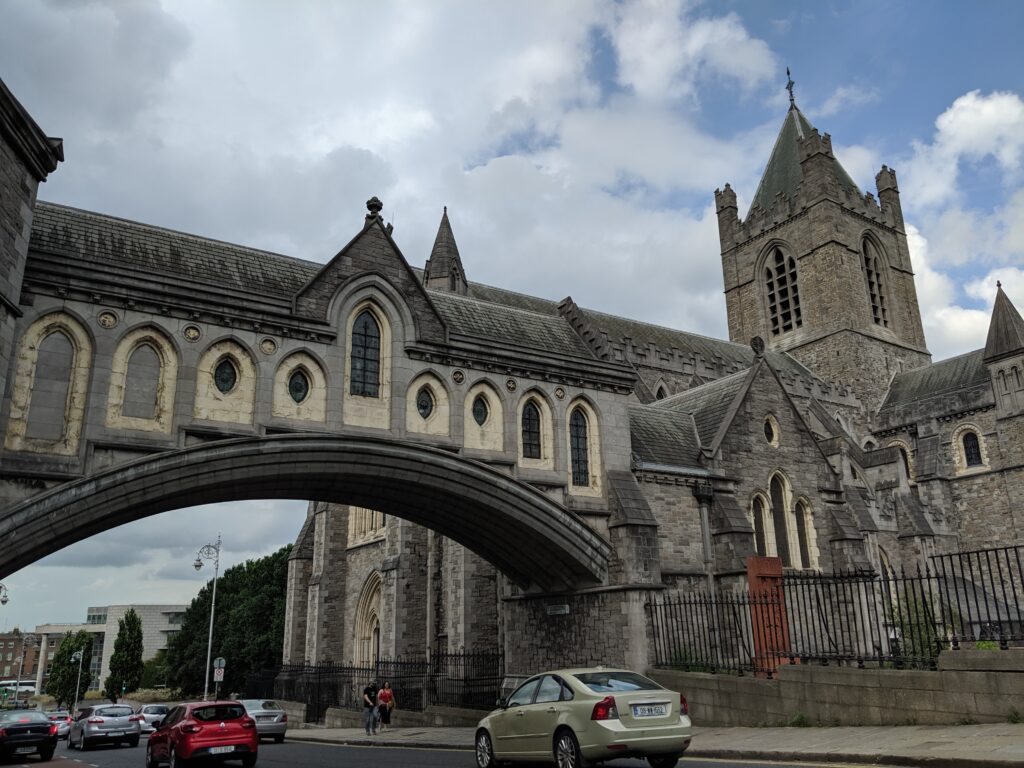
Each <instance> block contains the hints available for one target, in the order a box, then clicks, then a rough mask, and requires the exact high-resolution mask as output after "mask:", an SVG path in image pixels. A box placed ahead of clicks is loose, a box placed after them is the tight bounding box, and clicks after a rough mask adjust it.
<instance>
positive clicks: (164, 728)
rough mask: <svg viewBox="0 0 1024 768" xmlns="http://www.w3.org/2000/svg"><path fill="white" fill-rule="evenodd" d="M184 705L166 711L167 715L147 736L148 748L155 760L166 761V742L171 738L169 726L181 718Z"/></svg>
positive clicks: (167, 751)
mask: <svg viewBox="0 0 1024 768" xmlns="http://www.w3.org/2000/svg"><path fill="white" fill-rule="evenodd" d="M183 710H184V707H174V708H173V709H172V710H171V711H170V712H168V713H167V717H165V718H164V721H163V722H162V723H160V727H159V728H157V729H156V731H154V732H153V733H152V734H150V737H149V749H150V754H151V755H153V758H154V759H155V760H159V761H162V762H163V761H166V760H167V756H168V754H169V750H168V746H167V745H168V743H169V742H170V738H171V728H172V727H173V726H174V724H175V723H176V722H178V720H180V719H181V713H182V711H183Z"/></svg>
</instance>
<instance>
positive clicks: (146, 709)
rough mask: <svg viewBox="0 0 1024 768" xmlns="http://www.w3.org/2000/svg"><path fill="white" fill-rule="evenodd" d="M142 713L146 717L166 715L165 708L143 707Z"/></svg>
mask: <svg viewBox="0 0 1024 768" xmlns="http://www.w3.org/2000/svg"><path fill="white" fill-rule="evenodd" d="M142 711H143V712H144V713H146V714H147V715H166V714H167V707H163V706H160V707H143V708H142Z"/></svg>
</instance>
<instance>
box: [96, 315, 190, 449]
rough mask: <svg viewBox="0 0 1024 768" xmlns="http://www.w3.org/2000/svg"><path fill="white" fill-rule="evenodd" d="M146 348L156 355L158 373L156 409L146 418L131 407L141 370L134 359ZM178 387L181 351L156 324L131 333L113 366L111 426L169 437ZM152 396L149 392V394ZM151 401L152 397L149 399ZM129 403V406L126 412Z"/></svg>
mask: <svg viewBox="0 0 1024 768" xmlns="http://www.w3.org/2000/svg"><path fill="white" fill-rule="evenodd" d="M144 348H149V349H150V350H152V351H153V353H154V354H155V356H156V363H157V366H158V368H157V370H156V371H155V372H154V373H155V381H153V382H151V383H152V385H153V390H152V397H153V408H152V412H151V415H150V416H149V417H146V416H145V415H143V414H142V413H141V412H133V411H132V408H131V407H130V397H131V394H130V393H131V391H132V390H134V389H135V388H136V386H137V384H136V383H135V382H134V378H135V377H136V376H138V375H139V374H140V373H144V371H138V370H137V369H136V368H135V366H134V365H133V359H134V358H136V357H137V353H139V352H140V350H143V349H144ZM177 385H178V348H177V346H176V345H175V344H174V342H173V341H172V340H171V339H170V338H169V337H168V336H167V334H166V333H165V332H164V331H163V330H161V329H160V328H157V327H156V326H152V325H143V326H141V327H138V328H134V329H132V330H129V331H128V332H127V333H125V334H124V336H122V337H121V340H120V341H119V342H118V344H117V348H116V349H115V350H114V357H113V359H112V360H111V363H110V387H109V388H108V390H107V426H108V427H113V428H121V429H140V430H146V431H150V432H163V433H165V434H169V433H170V432H171V425H172V422H173V421H174V394H175V391H176V388H177ZM147 394H149V393H147ZM147 400H148V398H147ZM126 402H127V403H129V407H128V408H127V410H126Z"/></svg>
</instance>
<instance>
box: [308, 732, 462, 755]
mask: <svg viewBox="0 0 1024 768" xmlns="http://www.w3.org/2000/svg"><path fill="white" fill-rule="evenodd" d="M290 738H291V740H292V741H302V742H308V743H311V744H341V745H343V746H346V747H392V748H395V749H457V750H465V751H468V752H472V751H473V745H472V744H463V743H461V742H460V743H458V744H439V743H438V742H436V741H401V742H398V741H392V742H388V741H381V740H379V739H374V738H369V739H366V738H361V737H358V736H357V737H355V738H340V739H331V738H326V737H322V736H312V737H307V736H300V737H299V738H295V737H294V736H291V737H290Z"/></svg>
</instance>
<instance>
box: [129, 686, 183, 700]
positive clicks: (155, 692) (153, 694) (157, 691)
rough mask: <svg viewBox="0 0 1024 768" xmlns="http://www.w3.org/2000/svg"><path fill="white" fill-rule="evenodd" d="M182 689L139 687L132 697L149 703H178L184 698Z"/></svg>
mask: <svg viewBox="0 0 1024 768" xmlns="http://www.w3.org/2000/svg"><path fill="white" fill-rule="evenodd" d="M182 698H183V697H182V695H181V692H180V691H176V690H175V689H173V688H139V690H137V691H136V692H135V693H134V695H133V696H132V699H134V700H135V701H139V702H147V703H158V702H174V703H177V702H179V701H181V700H182Z"/></svg>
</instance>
